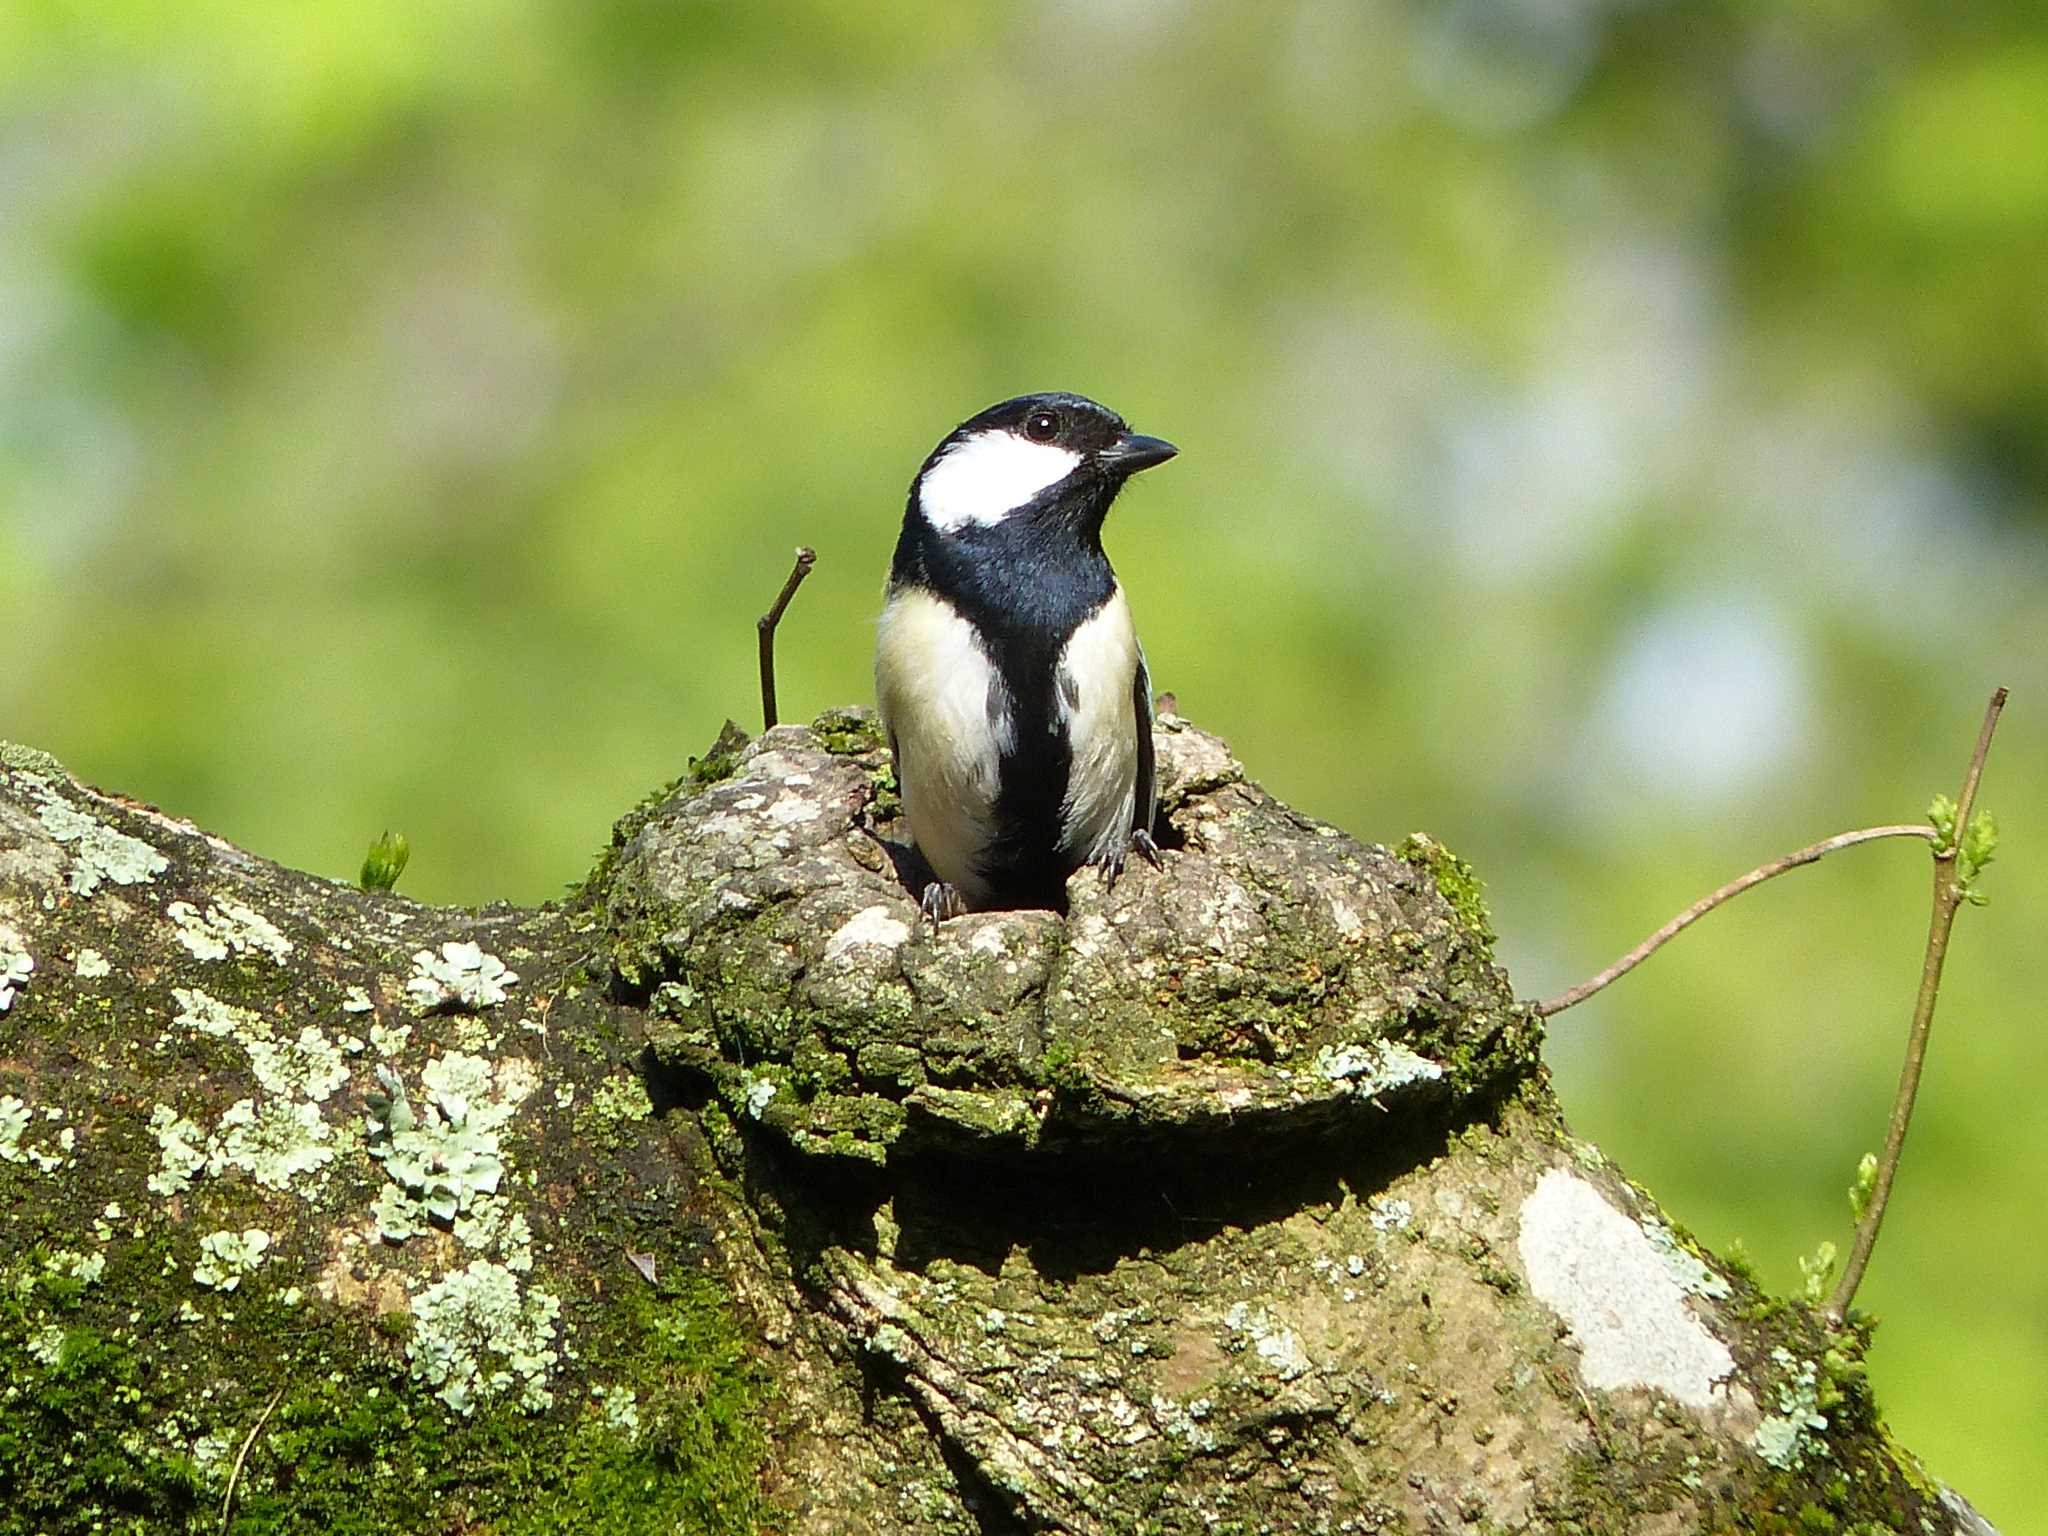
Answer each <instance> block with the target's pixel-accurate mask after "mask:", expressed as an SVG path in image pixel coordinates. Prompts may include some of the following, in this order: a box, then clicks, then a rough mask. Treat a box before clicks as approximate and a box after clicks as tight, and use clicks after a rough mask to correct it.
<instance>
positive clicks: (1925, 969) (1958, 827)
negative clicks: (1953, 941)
mask: <svg viewBox="0 0 2048 1536" xmlns="http://www.w3.org/2000/svg"><path fill="white" fill-rule="evenodd" d="M2004 708H2005V690H2004V689H2003V688H2000V689H1998V690H1996V691H1995V692H1993V694H1992V695H1991V702H1990V703H1989V704H1988V705H1986V706H1985V709H1984V724H1983V726H1982V727H1981V728H1980V729H1979V730H1978V732H1977V748H1976V750H1975V751H1974V752H1972V753H1971V754H1970V766H1969V768H1968V769H1967V770H1965V772H1964V774H1963V792H1962V793H1961V794H1960V795H1958V796H1957V797H1956V820H1955V836H1954V838H1953V839H1952V840H1951V841H1950V843H1949V846H1947V847H1946V848H1944V847H1941V846H1940V845H1939V844H1937V845H1936V847H1935V850H1934V912H1933V915H1932V917H1931V918H1930V919H1929V920H1928V924H1927V957H1926V959H1925V960H1923V961H1922V962H1921V966H1920V992H1919V995H1918V996H1917V997H1916V998H1915V999H1914V1001H1913V1025H1912V1028H1911V1029H1910V1030H1909V1031H1908V1032H1907V1034H1906V1061H1905V1065H1904V1066H1902V1067H1901V1068H1900V1069H1899V1089H1898V1092H1897V1093H1896V1094H1895V1095H1894V1096H1893V1098H1892V1118H1891V1123H1890V1124H1889V1125H1888V1126H1886V1128H1885V1135H1884V1151H1883V1152H1882V1153H1881V1154H1879V1156H1878V1160H1877V1177H1876V1179H1875V1181H1874V1182H1873V1183H1872V1184H1871V1186H1870V1199H1869V1201H1868V1202H1867V1203H1866V1204H1865V1205H1864V1207H1863V1213H1862V1215H1861V1216H1859V1217H1858V1218H1857V1221H1856V1240H1855V1242H1854V1244H1853V1245H1852V1246H1851V1247H1850V1249H1849V1262H1848V1263H1847V1264H1846V1265H1844V1266H1843V1269H1842V1278H1841V1281H1840V1282H1839V1283H1838V1284H1837V1285H1836V1286H1835V1293H1834V1295H1832V1296H1830V1297H1829V1298H1828V1305H1827V1319H1828V1321H1829V1322H1830V1323H1831V1324H1832V1325H1833V1326H1835V1327H1837V1328H1839V1327H1841V1325H1842V1321H1843V1319H1845V1318H1846V1317H1848V1315H1849V1304H1850V1303H1851V1302H1853V1301H1854V1300H1855V1299H1856V1287H1857V1286H1859V1285H1861V1284H1862V1283H1863V1272H1864V1271H1865V1270H1866V1269H1868V1268H1869V1267H1870V1255H1871V1251H1872V1250H1873V1249H1874V1248H1876V1247H1877V1229H1878V1228H1879V1227H1880V1226H1882V1225H1883V1223H1884V1208H1885V1205H1886V1204H1887V1202H1889V1201H1890V1199H1891V1194H1892V1180H1893V1178H1895V1177H1896V1176H1897V1174H1898V1171H1899V1154H1900V1153H1901V1152H1902V1151H1903V1150H1904V1148H1905V1145H1906V1128H1907V1127H1908V1126H1910V1125H1911V1124H1912V1122H1913V1100H1914V1098H1915V1097H1916V1096H1917V1095H1918V1094H1919V1092H1920V1071H1921V1069H1922V1068H1923V1067H1924V1066H1925V1065H1926V1064H1927V1036H1928V1032H1929V1030H1930V1029H1931V1028H1932V1027H1933V1024H1934V1004H1935V1000H1936V998H1937V997H1938V995H1939V994H1940V992H1941V968H1942V965H1943V964H1944V963H1945V962H1946V961H1947V959H1948V938H1949V932H1950V930H1951V929H1953V928H1954V926H1955V921H1956V912H1957V910H1958V909H1959V908H1960V907H1961V906H1962V905H1963V903H1964V902H1965V901H1966V900H1967V899H1968V898H1969V894H1970V893H1969V891H1968V889H1967V888H1966V887H1965V886H1964V884H1963V880H1962V877H1961V876H1960V875H1959V874H1958V873H1957V869H1956V852H1957V850H1958V849H1960V848H1961V847H1962V843H1963V839H1964V837H1966V836H1967V835H1968V833H1969V827H1970V811H1971V808H1972V807H1973V806H1974V805H1975V803H1976V800H1977V781H1978V780H1979V779H1981V778H1982V777H1983V776H1984V759H1985V756H1986V755H1987V754H1988V753H1989V752H1990V751H1991V733H1992V732H1993V731H1995V730H1997V729H1998V715H1999V711H2000V710H2002V709H2004Z"/></svg>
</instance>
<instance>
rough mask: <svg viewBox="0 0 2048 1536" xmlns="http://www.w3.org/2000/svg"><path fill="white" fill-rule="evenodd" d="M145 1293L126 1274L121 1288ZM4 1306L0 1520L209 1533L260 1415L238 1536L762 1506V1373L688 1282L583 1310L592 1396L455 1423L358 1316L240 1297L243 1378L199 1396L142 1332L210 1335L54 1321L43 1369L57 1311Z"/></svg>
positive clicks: (520, 1525)
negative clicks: (120, 1334)
mask: <svg viewBox="0 0 2048 1536" xmlns="http://www.w3.org/2000/svg"><path fill="white" fill-rule="evenodd" d="M139 1257H140V1255H138V1258H139ZM137 1267H138V1268H139V1266H137ZM141 1283H142V1276H141V1275H140V1274H139V1273H136V1274H131V1275H130V1276H129V1277H128V1283H127V1284H126V1285H124V1287H123V1291H124V1294H134V1293H135V1290H136V1288H137V1287H138V1286H139V1285H140V1284H141ZM0 1294H4V1297H5V1299H4V1300H0V1379H4V1380H6V1381H7V1382H8V1383H9V1384H10V1386H12V1387H14V1388H15V1390H14V1391H13V1392H12V1393H11V1394H10V1397H11V1400H10V1401H9V1402H8V1403H7V1406H6V1411H5V1412H0V1508H5V1509H6V1510H7V1511H8V1512H9V1515H10V1517H12V1518H13V1519H16V1520H19V1521H21V1522H23V1523H22V1525H21V1527H20V1528H22V1529H27V1530H42V1529H48V1530H73V1529H77V1530H85V1529H107V1530H115V1531H149V1532H163V1533H183V1532H199V1531H206V1532H208V1533H212V1532H216V1531H218V1530H219V1529H220V1501H221V1498H222V1495H223V1494H224V1492H225V1490H226V1480H227V1475H228V1470H229V1468H230V1467H231V1466H232V1464H233V1458H234V1453H235V1451H236V1450H238V1449H239V1447H240V1444H241V1441H242V1439H243V1438H244V1437H245V1436H246V1435H247V1434H248V1432H249V1429H250V1427H251V1426H253V1425H255V1424H256V1422H257V1421H258V1419H259V1418H261V1417H262V1415H263V1413H264V1410H265V1408H266V1406H268V1407H270V1408H271V1413H270V1416H269V1418H268V1419H267V1420H264V1424H263V1429H262V1432H261V1434H260V1435H259V1436H258V1438H257V1439H256V1441H255V1442H254V1443H253V1445H252V1449H251V1452H250V1455H249V1459H248V1463H247V1465H246V1467H245V1469H244V1472H243V1476H242V1480H241V1481H240V1483H239V1484H238V1485H237V1490H236V1509H235V1519H234V1530H235V1531H236V1532H237V1536H251V1533H263V1532H277V1533H283V1532H303V1531H321V1532H323V1533H331V1536H383V1533H386V1532H390V1531H400V1530H465V1531H473V1532H479V1533H481V1532H494V1533H505V1536H513V1533H535V1536H538V1533H541V1532H554V1531H564V1530H575V1531H579V1532H589V1533H602V1536H639V1533H643V1532H644V1533H649V1536H652V1533H655V1532H673V1531H679V1530H684V1531H691V1532H704V1533H728V1532H730V1533H735V1536H744V1533H748V1532H751V1531H753V1530H754V1529H755V1528H756V1523H757V1520H758V1518H759V1516H760V1512H761V1498H760V1493H759V1482H760V1476H761V1472H762V1469H763V1467H764V1465H765V1459H766V1452H767V1444H766V1439H765V1435H764V1433H763V1430H762V1428H761V1413H760V1402H759V1396H760V1379H759V1373H758V1371H757V1369H756V1367H755V1365H754V1363H753V1361H752V1359H751V1356H750V1354H749V1351H748V1347H747V1344H746V1341H745V1338H744V1336H743V1335H742V1334H741V1333H740V1331H739V1330H738V1328H737V1327H736V1326H735V1324H734V1321H733V1319H732V1316H731V1314H730V1312H729V1309H728V1306H727V1302H726V1297H725V1295H724V1292H723V1290H722V1288H721V1287H720V1286H719V1285H718V1283H717V1282H716V1281H715V1280H713V1279H711V1278H709V1277H707V1276H704V1275H702V1274H696V1273H690V1272H682V1273H679V1274H678V1275H676V1276H674V1277H669V1276H664V1278H663V1281H662V1283H661V1285H660V1286H659V1287H658V1288H657V1287H654V1286H645V1285H642V1286H638V1287H637V1288H636V1289H633V1290H631V1291H628V1292H625V1293H623V1294H621V1295H617V1296H614V1297H612V1298H610V1299H609V1301H608V1303H607V1305H606V1307H605V1308H604V1309H603V1311H602V1313H601V1314H599V1315H595V1316H591V1317H586V1318H584V1319H582V1320H581V1332H582V1334H583V1340H582V1344H583V1359H582V1361H581V1368H582V1370H583V1371H584V1372H585V1373H586V1375H585V1379H586V1380H587V1381H588V1382H589V1383H590V1384H591V1385H592V1386H593V1387H602V1388H604V1395H603V1397H602V1398H600V1397H599V1396H597V1395H596V1394H595V1393H590V1394H582V1395H577V1396H576V1397H574V1398H573V1399H571V1398H570V1395H569V1394H567V1393H565V1394H563V1396H564V1401H563V1403H562V1404H561V1406H559V1407H558V1408H557V1409H556V1410H554V1411H553V1412H552V1413H550V1414H548V1415H545V1416H539V1417H536V1416H534V1415H532V1414H528V1413H526V1412H523V1411H521V1410H519V1409H518V1408H516V1407H513V1406H511V1405H509V1404H504V1405H497V1406H493V1407H488V1408H484V1409H480V1410H479V1411H478V1412H477V1413H476V1414H475V1416H474V1417H473V1418H461V1417H458V1416H456V1415H453V1414H450V1413H449V1412H447V1411H446V1410H445V1409H444V1408H443V1407H442V1406H441V1405H440V1404H439V1403H437V1402H435V1401H433V1400H432V1399H431V1398H430V1397H427V1396H426V1395H425V1394H423V1393H420V1392H418V1391H415V1390H412V1389H410V1388H408V1387H406V1386H405V1385H404V1384H403V1381H402V1376H403V1371H402V1348H401V1347H400V1346H399V1345H397V1344H396V1343H394V1342H390V1341H385V1340H376V1339H374V1336H372V1337H373V1340H374V1341H373V1342H371V1343H370V1345H369V1347H367V1348H366V1347H365V1336H364V1332H363V1329H362V1327H361V1324H360V1322H359V1321H358V1320H356V1319H354V1318H350V1317H347V1316H340V1315H336V1314H333V1313H329V1312H326V1311H325V1310H324V1309H322V1308H319V1307H318V1306H316V1305H309V1306H306V1307H304V1308H302V1309H286V1308H282V1307H274V1306H269V1305H263V1304H261V1303H260V1302H259V1299H258V1298H257V1297H254V1296H251V1297H249V1298H247V1300H246V1303H245V1304H244V1307H243V1310H242V1312H241V1315H240V1316H239V1317H238V1319H237V1323H236V1324H235V1338H236V1341H237V1343H236V1347H235V1356H236V1358H237V1359H241V1360H246V1361H248V1362H251V1364H252V1365H253V1367H254V1368H253V1369H251V1370H250V1371H249V1372H247V1373H246V1375H245V1376H242V1377H240V1378H238V1379H236V1380H234V1381H233V1382H232V1383H229V1382H219V1383H216V1386H215V1388H214V1390H212V1391H209V1392H208V1393H206V1394H203V1395H202V1396H201V1397H200V1398H199V1399H197V1400H195V1399H194V1398H193V1397H192V1396H191V1394H190V1393H189V1391H188V1390H186V1389H187V1388H188V1387H189V1385H190V1383H189V1382H186V1381H183V1380H182V1379H181V1378H182V1377H183V1376H184V1375H185V1374H186V1372H185V1370H184V1369H183V1368H178V1367H171V1368H166V1367H167V1362H166V1361H165V1360H162V1359H159V1358H156V1357H157V1356H158V1355H159V1353H160V1346H159V1345H158V1343H157V1342H156V1341H158V1340H162V1339H165V1338H169V1339H171V1340H172V1341H174V1342H173V1343H172V1345H171V1347H172V1348H173V1349H178V1348H180V1347H181V1346H184V1347H189V1346H192V1345H195V1344H196V1345H201V1346H202V1347H204V1339H203V1335H204V1333H205V1332H206V1331H207V1330H206V1328H205V1325H197V1326H195V1327H192V1328H188V1329H177V1328H173V1327H170V1326H169V1324H168V1320H167V1319H164V1318H152V1319H149V1320H146V1321H145V1322H144V1323H143V1324H142V1326H141V1327H139V1328H137V1329H136V1330H134V1331H133V1333H132V1336H131V1337H130V1338H126V1339H123V1338H116V1337H112V1336H110V1335H108V1334H106V1333H104V1332H102V1331H100V1330H98V1329H95V1328H93V1327H90V1326H86V1325H83V1324H77V1325H73V1326H66V1327H65V1328H64V1330H63V1343H62V1346H61V1349H60V1350H59V1351H58V1352H57V1354H56V1357H55V1360H54V1363H50V1364H44V1363H41V1362H40V1361H38V1360H36V1359H35V1358H34V1357H32V1356H31V1355H30V1354H29V1353H28V1351H27V1349H26V1348H25V1347H24V1340H26V1339H28V1338H31V1337H34V1336H35V1334H36V1333H38V1332H40V1331H41V1327H40V1325H37V1326H31V1325H32V1324H36V1323H37V1319H38V1318H40V1316H41V1315H42V1313H41V1311H40V1307H42V1306H48V1305H51V1304H53V1303H55V1304H57V1305H59V1306H60V1307H61V1306H63V1303H57V1302H56V1298H55V1297H54V1296H53V1295H51V1294H49V1288H48V1287H47V1286H44V1285H41V1284H38V1285H36V1286H33V1287H30V1288H29V1289H28V1291H27V1293H26V1294H24V1293H23V1292H21V1291H19V1290H16V1289H14V1288H7V1289H6V1290H5V1292H4V1293H0ZM125 1305H126V1304H125V1302H124V1307H125ZM31 1308H37V1309H38V1310H37V1311H36V1312H35V1313H34V1314H33V1315H32V1314H31V1312H30V1309H31ZM220 1344H221V1340H219V1339H217V1338H216V1339H215V1340H213V1345H214V1346H216V1347H217V1346H220ZM273 1399H274V1401H273ZM621 1404H623V1405H629V1406H628V1409H627V1411H626V1412H624V1413H621V1412H620V1411H619V1405H621ZM608 1405H609V1411H608ZM53 1450H60V1451H61V1452H62V1454H52V1452H53ZM9 1528H10V1529H12V1528H14V1527H12V1526H10V1527H9Z"/></svg>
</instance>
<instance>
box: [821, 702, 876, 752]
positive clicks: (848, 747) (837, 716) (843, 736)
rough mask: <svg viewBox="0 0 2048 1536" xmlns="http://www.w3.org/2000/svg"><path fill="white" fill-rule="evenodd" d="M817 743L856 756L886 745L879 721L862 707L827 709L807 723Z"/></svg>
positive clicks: (825, 747)
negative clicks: (810, 722)
mask: <svg viewBox="0 0 2048 1536" xmlns="http://www.w3.org/2000/svg"><path fill="white" fill-rule="evenodd" d="M811 732H812V734H813V735H815V736H816V737H817V738H818V745H819V746H821V747H823V748H824V749H825V750H826V751H827V752H831V753H834V754H835V755H837V756H840V757H859V756H860V755H861V754H862V753H864V752H879V751H881V750H883V749H884V748H885V747H887V746H888V745H889V741H888V738H887V737H885V736H884V735H883V734H882V724H881V722H880V721H879V720H877V719H876V718H875V716H874V715H873V713H871V712H870V711H868V710H864V709H828V710H826V711H825V713H824V714H822V715H820V716H818V718H817V719H816V720H815V721H813V722H812V724H811Z"/></svg>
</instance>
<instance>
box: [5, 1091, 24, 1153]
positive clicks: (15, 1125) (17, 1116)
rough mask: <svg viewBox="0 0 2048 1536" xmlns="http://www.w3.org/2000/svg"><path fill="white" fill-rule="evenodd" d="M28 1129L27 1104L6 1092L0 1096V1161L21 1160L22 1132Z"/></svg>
mask: <svg viewBox="0 0 2048 1536" xmlns="http://www.w3.org/2000/svg"><path fill="white" fill-rule="evenodd" d="M27 1129H28V1105H27V1104H26V1103H24V1102H23V1101H22V1100H20V1099H18V1098H16V1097H15V1096H14V1095H13V1094H11V1093H10V1094H8V1095H7V1096H6V1097H5V1098H0V1162H7V1163H18V1162H21V1161H23V1158H22V1151H21V1137H22V1133H23V1132H24V1131H26V1130H27Z"/></svg>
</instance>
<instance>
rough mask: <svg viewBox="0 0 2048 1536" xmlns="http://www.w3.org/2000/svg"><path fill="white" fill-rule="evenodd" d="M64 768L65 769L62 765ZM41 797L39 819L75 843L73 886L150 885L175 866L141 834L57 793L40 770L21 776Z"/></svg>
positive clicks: (87, 890) (82, 890) (78, 891)
mask: <svg viewBox="0 0 2048 1536" xmlns="http://www.w3.org/2000/svg"><path fill="white" fill-rule="evenodd" d="M60 771H61V770H60ZM22 778H23V780H24V781H25V783H26V785H27V787H28V791H29V793H30V794H31V795H33V796H34V797H35V799H36V802H37V809H36V819H37V820H38V821H40V822H41V823H42V824H43V830H44V831H45V832H47V833H49V834H50V837H51V839H52V840H53V841H55V842H59V843H64V844H67V845H69V846H70V848H71V890H72V893H73V894H74V895H78V896H90V895H92V894H93V892H95V891H97V890H98V889H99V888H100V887H101V886H102V885H105V884H108V883H110V882H111V883H112V884H114V885H146V884H148V883H149V882H150V881H151V880H154V879H155V878H156V877H157V876H158V875H160V874H162V873H163V872H164V871H165V870H167V869H169V868H170V867H171V861H170V860H169V859H167V858H165V857H164V856H163V855H162V854H160V853H158V852H157V851H156V850H155V849H154V848H152V847H150V846H149V844H147V843H145V842H143V841H142V840H141V839H140V838H134V837H130V836H129V835H128V834H127V833H125V832H117V831H115V830H114V829H113V828H112V827H110V826H108V825H107V824H106V823H104V822H102V821H100V820H98V819H97V818H95V817H92V816H88V815H86V813H85V812H83V811H81V810H79V809H78V808H77V807H76V806H74V805H72V803H71V802H70V801H69V800H66V799H65V798H64V797H63V796H62V795H61V794H59V793H58V792H57V788H56V786H55V785H54V784H52V783H51V782H50V780H49V779H47V778H44V777H43V776H41V775H40V774H35V773H25V774H23V775H22Z"/></svg>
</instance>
